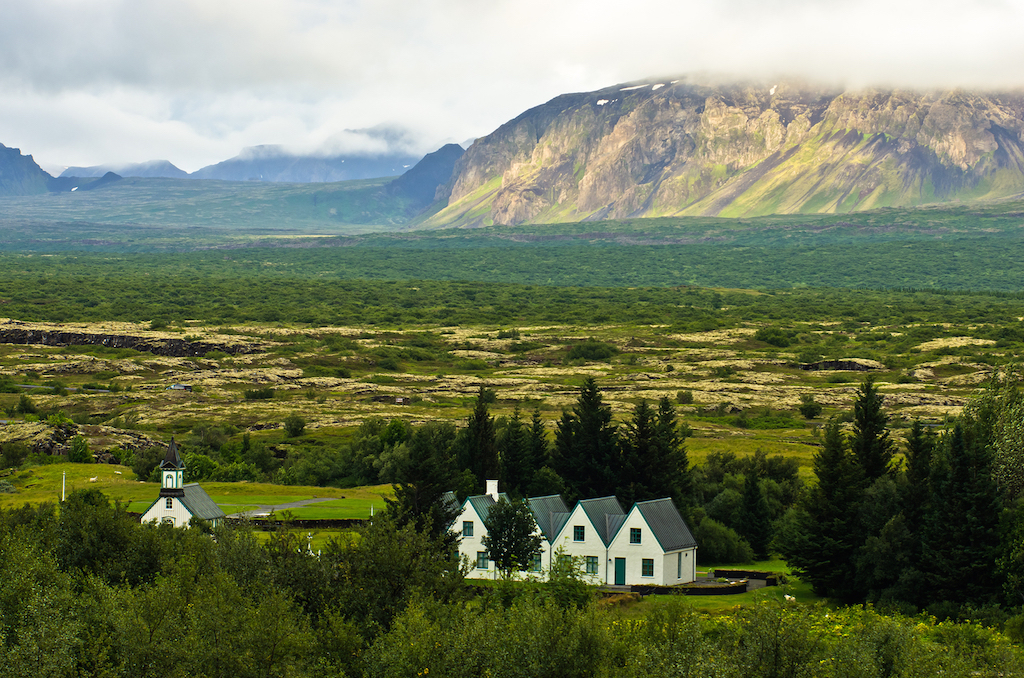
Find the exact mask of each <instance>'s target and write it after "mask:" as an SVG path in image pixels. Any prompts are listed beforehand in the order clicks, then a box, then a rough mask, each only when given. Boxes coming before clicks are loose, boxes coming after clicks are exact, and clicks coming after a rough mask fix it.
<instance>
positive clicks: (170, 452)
mask: <svg viewBox="0 0 1024 678" xmlns="http://www.w3.org/2000/svg"><path fill="white" fill-rule="evenodd" d="M160 468H161V469H183V468H185V462H183V461H182V460H181V455H179V454H178V444H177V443H175V442H174V437H173V436H171V444H170V445H168V446H167V454H165V455H164V460H163V461H162V462H160Z"/></svg>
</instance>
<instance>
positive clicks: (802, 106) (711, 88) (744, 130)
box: [425, 78, 1024, 226]
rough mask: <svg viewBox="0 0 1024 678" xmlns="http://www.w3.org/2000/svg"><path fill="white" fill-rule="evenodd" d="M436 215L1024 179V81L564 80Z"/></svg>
mask: <svg viewBox="0 0 1024 678" xmlns="http://www.w3.org/2000/svg"><path fill="white" fill-rule="evenodd" d="M441 193H442V195H441V197H442V198H447V206H446V207H444V209H441V210H440V211H436V210H435V212H436V213H435V214H433V216H431V217H430V218H429V219H428V220H426V222H425V223H426V225H462V226H479V225H487V224H518V223H524V222H536V223H543V222H560V221H580V220H587V219H606V218H632V217H648V216H675V215H714V216H723V217H742V216H753V215H764V214H775V213H783V214H785V213H799V212H823V213H829V212H851V211H860V210H868V209H873V208H878V207H885V206H912V205H921V204H928V203H937V202H949V201H968V200H984V199H996V198H1003V197H1011V196H1019V195H1021V194H1024V94H1022V93H1021V92H1019V91H1018V92H973V91H963V90H952V91H941V92H915V91H908V90H881V89H875V90H865V91H856V92H854V91H851V92H844V91H841V90H838V89H829V88H824V87H817V86H814V85H809V84H804V83H798V82H767V83H753V82H742V83H714V82H696V81H692V80H689V79H687V78H675V79H663V80H650V81H645V82H642V83H637V82H635V83H626V84H621V85H615V86H613V87H608V88H605V89H602V90H598V91H595V92H584V93H577V94H565V95H561V96H558V97H556V98H554V99H552V100H551V101H549V102H547V103H545V104H543V105H541V106H537V107H535V108H532V109H530V110H528V111H526V112H525V113H523V114H522V115H520V116H518V117H517V118H515V119H514V120H512V121H510V122H508V123H506V124H504V125H502V126H501V127H500V128H498V129H497V130H496V131H495V132H493V133H492V134H490V135H488V136H486V137H483V138H481V139H478V140H477V141H476V142H475V143H474V144H473V145H472V146H471V147H470V148H469V149H468V150H467V151H466V153H465V154H464V155H463V156H462V158H461V159H460V160H459V162H458V163H457V165H456V168H455V172H454V174H453V177H452V180H451V182H450V183H449V185H448V186H447V187H446V189H445V190H444V191H442V192H441Z"/></svg>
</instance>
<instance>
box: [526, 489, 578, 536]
mask: <svg viewBox="0 0 1024 678" xmlns="http://www.w3.org/2000/svg"><path fill="white" fill-rule="evenodd" d="M527 501H528V502H530V511H532V512H533V519H534V520H536V521H537V527H539V528H540V531H541V533H542V534H543V535H544V538H545V539H547V540H548V541H551V540H552V539H554V538H555V535H556V534H558V530H559V529H561V527H562V525H564V524H565V521H564V520H563V521H562V522H561V524H559V525H558V526H557V527H556V526H555V522H556V518H555V516H557V515H562V514H564V515H565V520H568V518H569V509H568V507H566V505H565V502H564V501H562V497H561V496H560V495H557V494H551V495H548V496H546V497H530V498H529V499H527Z"/></svg>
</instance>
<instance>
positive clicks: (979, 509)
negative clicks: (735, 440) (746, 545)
mask: <svg viewBox="0 0 1024 678" xmlns="http://www.w3.org/2000/svg"><path fill="white" fill-rule="evenodd" d="M882 403H883V396H882V395H881V394H880V393H879V391H878V388H877V386H876V385H875V384H874V383H873V382H872V380H870V379H868V380H866V381H865V382H864V383H863V384H862V385H861V387H860V390H859V393H858V397H857V399H856V402H855V406H854V411H853V427H852V432H851V433H849V434H846V433H844V432H843V430H842V428H841V426H840V424H839V422H838V421H837V420H832V421H830V422H829V423H828V424H827V425H826V426H825V429H824V439H823V444H822V446H821V449H820V450H819V451H818V452H817V453H816V454H815V456H814V474H815V476H816V478H817V483H816V484H815V485H812V486H811V487H810V488H809V489H808V490H807V492H806V493H805V494H804V495H803V497H802V498H801V500H800V501H799V502H798V504H797V505H796V506H795V507H794V509H793V510H791V511H790V512H789V513H788V514H787V516H786V518H785V520H783V521H780V526H779V529H780V534H779V536H778V538H777V542H776V543H777V546H778V548H779V550H780V551H781V553H782V555H783V556H784V557H786V559H787V560H788V562H789V563H790V565H791V566H793V567H794V569H795V570H797V571H798V572H799V573H800V574H801V577H802V578H804V579H805V580H807V581H809V582H810V583H811V584H812V585H813V586H814V589H815V590H816V591H817V592H818V593H820V594H822V595H827V596H829V597H831V598H834V599H837V600H843V601H846V602H873V603H876V604H883V605H887V606H890V607H893V608H896V609H904V610H917V609H925V608H927V609H928V610H929V611H930V612H932V613H934V614H937V615H939V616H940V617H945V616H957V615H964V616H967V617H970V616H972V615H975V616H976V615H979V614H983V613H984V610H986V609H988V610H990V611H993V610H995V609H997V608H998V607H999V606H1006V607H1010V608H1015V607H1017V606H1019V605H1020V604H1021V602H1022V601H1024V547H1022V545H1021V544H1022V543H1024V542H1022V540H1021V536H1024V504H1022V501H1021V489H1022V487H1024V463H1022V461H1024V436H1022V435H1021V432H1022V425H1021V421H1022V420H1024V417H1022V415H1024V400H1022V397H1021V394H1020V392H1019V390H1018V388H1017V386H1016V384H1015V383H1014V382H1013V379H1012V375H1011V377H1008V378H1006V379H1004V380H997V381H995V382H993V383H992V384H990V385H989V386H988V388H987V389H986V390H985V392H984V393H983V395H981V396H980V397H978V398H976V399H974V400H973V401H971V402H970V403H969V404H968V405H967V406H966V407H965V408H964V410H963V413H962V414H961V415H960V416H959V417H957V418H956V419H955V420H953V421H952V422H950V424H949V425H948V426H947V427H945V428H944V429H943V430H942V431H941V432H936V431H934V430H932V429H930V428H928V427H926V426H924V425H923V424H922V423H921V422H920V421H915V422H914V423H913V425H912V427H911V429H910V432H909V435H908V436H907V440H906V443H905V446H904V449H903V455H902V462H900V461H899V457H898V456H897V452H898V450H897V445H896V443H895V442H894V441H893V440H892V438H891V437H890V432H889V430H888V418H887V415H886V413H885V411H884V409H883V407H882Z"/></svg>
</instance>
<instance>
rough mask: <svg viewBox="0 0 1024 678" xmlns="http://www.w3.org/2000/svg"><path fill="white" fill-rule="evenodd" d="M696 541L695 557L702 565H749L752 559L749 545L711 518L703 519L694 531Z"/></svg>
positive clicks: (752, 554) (732, 530)
mask: <svg viewBox="0 0 1024 678" xmlns="http://www.w3.org/2000/svg"><path fill="white" fill-rule="evenodd" d="M693 537H694V539H696V540H697V544H698V548H697V557H698V560H699V561H700V562H702V563H722V564H725V563H749V562H751V561H752V560H753V559H754V550H753V549H752V548H750V544H748V543H747V541H746V540H745V539H743V538H742V537H740V536H739V534H737V533H736V530H734V529H732V528H730V527H726V526H725V525H723V524H722V523H720V522H718V521H717V520H714V519H713V518H705V519H704V520H702V521H701V522H700V525H698V526H697V528H696V529H695V530H694V533H693Z"/></svg>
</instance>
